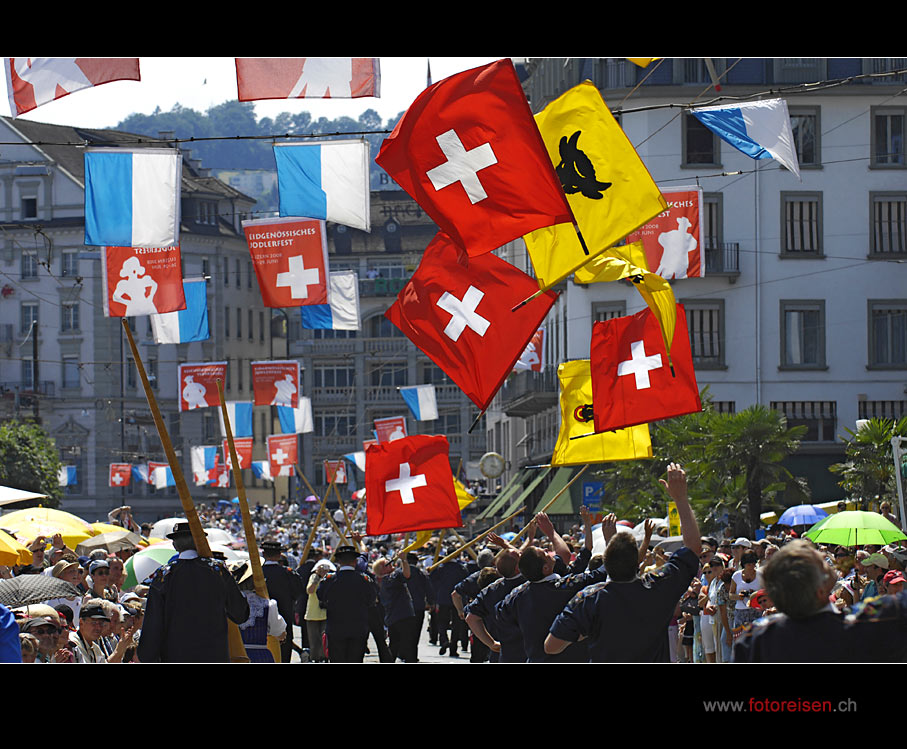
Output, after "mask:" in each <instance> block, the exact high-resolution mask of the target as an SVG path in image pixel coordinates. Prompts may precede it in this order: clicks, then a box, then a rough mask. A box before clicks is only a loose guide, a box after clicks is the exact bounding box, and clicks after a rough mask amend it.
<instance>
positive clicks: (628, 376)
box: [590, 304, 702, 432]
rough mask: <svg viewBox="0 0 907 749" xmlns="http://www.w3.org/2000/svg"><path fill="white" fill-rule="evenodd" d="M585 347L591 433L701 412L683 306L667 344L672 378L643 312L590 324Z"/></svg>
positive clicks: (655, 328) (655, 327) (657, 332)
mask: <svg viewBox="0 0 907 749" xmlns="http://www.w3.org/2000/svg"><path fill="white" fill-rule="evenodd" d="M590 347H591V368H592V407H593V410H594V412H595V431H596V432H608V431H611V430H614V429H623V428H625V427H630V426H635V425H637V424H647V423H649V422H652V421H658V420H659V419H669V418H672V417H674V416H681V415H683V414H688V413H696V412H697V411H701V410H702V401H701V400H700V397H699V386H698V385H697V383H696V373H695V371H694V369H693V354H692V350H691V349H690V339H689V335H688V333H687V319H686V315H685V314H684V309H683V305H682V304H678V305H677V323H676V325H675V328H674V341H673V343H672V344H671V359H672V363H673V373H672V371H671V370H672V368H671V363H669V361H668V356H667V353H666V351H665V347H664V339H663V337H662V334H661V328H660V327H659V324H658V320H657V319H656V318H655V316H654V315H653V314H652V312H651V311H650V310H649V309H648V308H646V309H644V310H643V311H642V312H637V313H636V314H635V315H631V316H629V317H616V318H612V319H611V320H605V321H604V322H597V323H595V324H594V325H593V326H592V342H591V344H590Z"/></svg>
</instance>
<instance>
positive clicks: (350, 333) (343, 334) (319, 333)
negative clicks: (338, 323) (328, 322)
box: [312, 328, 358, 340]
mask: <svg viewBox="0 0 907 749" xmlns="http://www.w3.org/2000/svg"><path fill="white" fill-rule="evenodd" d="M357 332H358V331H355V330H325V329H322V328H315V329H314V330H313V331H312V338H314V339H316V340H318V339H320V338H355V337H356V333H357Z"/></svg>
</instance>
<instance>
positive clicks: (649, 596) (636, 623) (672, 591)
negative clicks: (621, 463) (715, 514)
mask: <svg viewBox="0 0 907 749" xmlns="http://www.w3.org/2000/svg"><path fill="white" fill-rule="evenodd" d="M661 483H662V484H663V485H664V486H665V488H666V489H667V491H668V494H670V495H671V498H672V499H673V500H674V501H675V502H676V504H677V513H678V515H679V517H680V526H681V533H682V535H683V543H684V545H683V547H682V548H680V549H678V550H677V551H676V552H674V554H672V555H671V557H670V558H669V559H668V561H667V562H666V563H665V564H664V565H663V566H662V567H660V568H658V570H657V571H655V572H651V573H648V574H645V575H643V576H639V574H638V569H639V567H638V565H639V556H638V553H639V552H638V549H637V546H636V540H635V539H634V538H633V536H631V535H630V534H627V533H618V534H616V535H615V536H614V537H613V538H612V539H611V540H610V541H609V542H608V545H607V547H606V548H605V563H604V567H605V569H606V570H607V572H608V580H607V581H606V582H603V583H598V584H596V585H592V586H590V587H588V588H586V589H585V590H583V591H581V592H580V593H578V594H577V595H576V596H574V597H573V599H572V600H571V601H570V602H569V603H568V604H567V606H566V608H564V610H563V611H562V612H561V613H560V614H559V615H558V616H557V618H556V619H555V620H554V623H553V624H552V625H551V629H550V633H549V634H548V637H547V638H546V640H545V652H546V653H549V654H557V653H560V652H562V651H563V650H565V649H566V648H567V647H569V646H571V645H573V644H574V643H577V642H579V641H581V640H588V650H589V661H590V662H594V663H607V662H629V663H659V662H660V663H667V662H669V661H670V650H669V647H668V626H669V624H670V622H671V617H672V616H673V615H674V610H675V608H676V607H677V603H678V601H680V599H681V597H682V596H683V594H684V592H685V591H686V589H687V588H688V587H689V585H690V582H691V581H692V579H693V577H694V576H695V575H696V573H697V571H698V570H699V553H700V550H701V542H700V538H699V526H698V525H697V523H696V518H695V517H694V516H693V510H692V508H691V507H690V502H689V500H688V498H687V481H686V474H685V473H684V472H683V469H682V468H681V467H680V466H679V465H678V464H676V463H671V464H670V465H669V466H668V480H667V481H665V480H664V479H662V480H661Z"/></svg>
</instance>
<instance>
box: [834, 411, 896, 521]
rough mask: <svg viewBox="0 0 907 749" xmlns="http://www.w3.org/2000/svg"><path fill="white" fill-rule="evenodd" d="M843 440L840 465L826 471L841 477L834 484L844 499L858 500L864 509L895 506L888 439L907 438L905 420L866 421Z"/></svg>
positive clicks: (894, 490)
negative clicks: (874, 503)
mask: <svg viewBox="0 0 907 749" xmlns="http://www.w3.org/2000/svg"><path fill="white" fill-rule="evenodd" d="M845 431H846V432H847V434H848V435H849V437H848V438H846V439H845V441H846V443H847V446H846V447H845V448H844V454H845V456H846V458H847V460H845V461H844V462H843V463H835V464H834V465H832V466H829V468H828V470H829V471H831V472H832V473H835V474H838V475H840V476H841V480H840V481H839V482H838V486H840V487H841V488H842V489H844V491H846V492H847V494H848V496H850V497H852V498H854V499H859V500H860V507H861V508H862V509H864V510H866V509H868V507H869V502H870V501H875V500H876V499H878V501H879V502H881V501H883V500H885V499H888V500H889V501H891V502H892V504H894V503H896V502H897V486H896V477H895V473H894V471H895V467H894V459H893V457H892V453H891V438H892V437H895V436H898V437H907V416H905V417H903V418H901V419H898V420H897V421H895V420H894V419H869V420H868V421H867V423H865V424H863V425H861V427H860V428H859V429H858V430H857V431H856V432H853V431H851V430H850V429H846V428H845Z"/></svg>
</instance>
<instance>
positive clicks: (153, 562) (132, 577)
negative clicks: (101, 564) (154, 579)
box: [123, 542, 177, 590]
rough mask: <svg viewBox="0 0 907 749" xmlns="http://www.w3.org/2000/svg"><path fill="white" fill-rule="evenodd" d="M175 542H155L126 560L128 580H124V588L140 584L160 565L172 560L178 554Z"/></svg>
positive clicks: (127, 588)
mask: <svg viewBox="0 0 907 749" xmlns="http://www.w3.org/2000/svg"><path fill="white" fill-rule="evenodd" d="M176 553H177V552H176V551H175V550H174V548H173V544H171V543H170V542H165V543H160V544H153V545H152V546H149V547H148V548H147V549H144V550H143V551H140V552H139V553H138V554H133V555H132V556H131V557H129V559H127V560H126V564H125V565H124V567H125V569H126V580H125V581H124V582H123V590H129V589H131V588H134V587H135V586H136V585H138V584H139V583H140V582H142V580H144V579H145V578H147V577H148V576H149V575H151V574H152V573H153V572H154V571H155V570H156V569H157V568H158V567H161V566H163V565H165V564H167V562H169V561H170V558H171V557H173V556H175V555H176Z"/></svg>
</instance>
